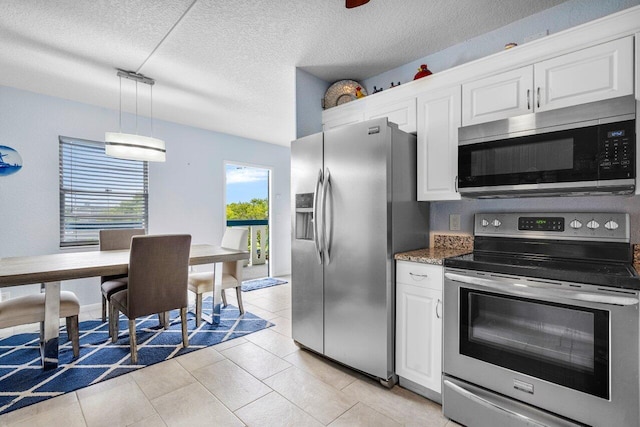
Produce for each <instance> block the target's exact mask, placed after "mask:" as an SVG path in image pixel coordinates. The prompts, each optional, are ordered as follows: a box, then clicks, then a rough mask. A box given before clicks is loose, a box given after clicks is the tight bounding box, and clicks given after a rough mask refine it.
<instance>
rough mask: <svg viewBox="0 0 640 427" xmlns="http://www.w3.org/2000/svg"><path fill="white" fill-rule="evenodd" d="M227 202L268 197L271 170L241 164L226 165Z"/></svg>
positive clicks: (248, 200)
mask: <svg viewBox="0 0 640 427" xmlns="http://www.w3.org/2000/svg"><path fill="white" fill-rule="evenodd" d="M226 173H227V204H229V203H241V202H250V201H251V199H266V198H267V197H268V195H269V194H268V193H269V170H267V169H261V168H254V167H249V166H240V165H232V164H227V165H226Z"/></svg>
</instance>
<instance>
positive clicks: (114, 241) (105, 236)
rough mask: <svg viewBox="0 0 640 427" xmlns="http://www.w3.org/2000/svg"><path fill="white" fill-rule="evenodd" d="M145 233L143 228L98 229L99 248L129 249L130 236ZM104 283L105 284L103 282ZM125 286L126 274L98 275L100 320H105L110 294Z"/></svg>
mask: <svg viewBox="0 0 640 427" xmlns="http://www.w3.org/2000/svg"><path fill="white" fill-rule="evenodd" d="M143 234H145V230H144V228H125V229H107V230H100V250H101V251H113V250H117V249H129V248H130V247H131V238H132V237H133V236H141V235H143ZM105 283H106V284H105ZM126 288H127V275H126V274H124V275H120V276H102V277H100V290H101V291H102V321H103V322H106V321H107V305H108V303H109V299H110V298H111V295H113V294H114V293H116V292H119V291H121V290H123V289H126Z"/></svg>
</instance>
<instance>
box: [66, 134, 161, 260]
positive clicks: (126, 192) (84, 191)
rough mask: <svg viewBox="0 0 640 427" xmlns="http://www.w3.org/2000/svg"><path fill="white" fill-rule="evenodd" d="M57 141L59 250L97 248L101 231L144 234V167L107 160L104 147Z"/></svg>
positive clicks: (143, 164)
mask: <svg viewBox="0 0 640 427" xmlns="http://www.w3.org/2000/svg"><path fill="white" fill-rule="evenodd" d="M59 139H60V246H61V247H65V246H83V245H97V244H98V237H99V230H101V229H107V228H144V229H146V228H147V223H148V218H149V216H148V207H149V202H148V198H149V192H148V189H149V175H148V166H147V162H142V161H137V160H122V159H116V158H113V157H108V156H107V155H106V154H105V153H104V143H103V142H95V141H86V140H81V139H75V138H68V137H64V136H61V137H60V138H59Z"/></svg>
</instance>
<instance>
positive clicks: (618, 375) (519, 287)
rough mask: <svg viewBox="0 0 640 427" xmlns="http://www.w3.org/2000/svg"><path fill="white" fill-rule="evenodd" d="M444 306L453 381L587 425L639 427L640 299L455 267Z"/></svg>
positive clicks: (628, 294) (450, 273)
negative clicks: (639, 310)
mask: <svg viewBox="0 0 640 427" xmlns="http://www.w3.org/2000/svg"><path fill="white" fill-rule="evenodd" d="M444 301H445V310H444V334H445V344H444V358H443V360H444V372H445V374H447V375H450V376H453V377H456V378H459V379H461V380H464V381H467V382H469V383H472V384H476V385H478V386H481V387H484V388H488V389H490V390H493V391H495V392H498V393H501V394H503V395H506V396H510V397H512V398H514V399H517V400H520V401H523V402H526V403H529V404H531V405H534V406H536V407H538V408H542V409H545V410H547V411H551V412H554V413H556V414H559V415H562V416H565V417H568V418H570V419H574V420H577V421H580V422H584V423H587V424H591V423H594V419H595V420H601V421H602V423H599V422H595V423H594V424H595V425H600V424H602V425H605V424H607V425H637V423H638V416H639V415H638V411H639V409H638V406H639V405H638V388H639V382H638V381H639V380H638V329H639V328H638V322H639V319H638V294H637V293H636V292H632V291H629V292H627V291H624V290H607V289H599V288H598V287H594V286H589V285H581V284H574V283H566V282H543V281H536V280H535V279H529V278H522V277H512V276H505V275H499V274H491V273H482V272H474V271H466V270H456V269H447V270H446V271H445V297H444ZM585 408H594V411H593V412H592V411H590V410H585ZM596 408H597V409H596ZM611 417H613V418H611ZM614 420H619V421H620V422H619V423H617V422H614ZM630 421H632V422H633V424H629V422H630Z"/></svg>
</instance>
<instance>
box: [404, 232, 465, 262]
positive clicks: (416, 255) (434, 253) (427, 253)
mask: <svg viewBox="0 0 640 427" xmlns="http://www.w3.org/2000/svg"><path fill="white" fill-rule="evenodd" d="M472 251H473V236H467V235H448V234H436V235H434V236H433V247H431V248H423V249H416V250H413V251H408V252H400V253H397V254H395V259H396V260H398V261H412V262H421V263H423V264H434V265H442V260H444V259H445V258H449V257H452V256H458V255H463V254H468V253H469V252H472Z"/></svg>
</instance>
